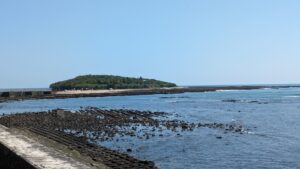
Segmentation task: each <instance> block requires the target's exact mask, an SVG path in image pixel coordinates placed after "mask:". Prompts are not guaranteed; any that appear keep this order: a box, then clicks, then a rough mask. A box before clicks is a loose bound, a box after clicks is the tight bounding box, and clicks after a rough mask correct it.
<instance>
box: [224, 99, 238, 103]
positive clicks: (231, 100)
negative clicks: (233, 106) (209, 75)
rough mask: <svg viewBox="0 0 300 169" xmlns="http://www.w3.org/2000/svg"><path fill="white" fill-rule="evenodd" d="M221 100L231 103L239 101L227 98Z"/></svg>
mask: <svg viewBox="0 0 300 169" xmlns="http://www.w3.org/2000/svg"><path fill="white" fill-rule="evenodd" d="M222 101H223V102H231V103H236V102H240V100H235V99H227V100H222Z"/></svg>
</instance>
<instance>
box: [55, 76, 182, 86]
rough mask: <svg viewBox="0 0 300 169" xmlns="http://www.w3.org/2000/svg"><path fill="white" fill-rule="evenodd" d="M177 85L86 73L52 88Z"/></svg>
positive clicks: (56, 84) (151, 80)
mask: <svg viewBox="0 0 300 169" xmlns="http://www.w3.org/2000/svg"><path fill="white" fill-rule="evenodd" d="M162 87H176V84H174V83H168V82H163V81H159V80H155V79H144V78H142V77H140V78H131V77H121V76H112V75H84V76H77V77H75V78H74V79H70V80H65V81H60V82H56V83H53V84H51V85H50V88H51V89H52V90H73V89H76V90H81V89H83V90H87V89H141V88H162Z"/></svg>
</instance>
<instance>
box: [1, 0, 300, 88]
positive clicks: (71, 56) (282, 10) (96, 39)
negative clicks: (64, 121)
mask: <svg viewBox="0 0 300 169" xmlns="http://www.w3.org/2000/svg"><path fill="white" fill-rule="evenodd" d="M83 74H115V75H124V76H132V77H139V76H142V77H148V78H156V79H161V80H166V81H171V82H175V83H177V84H179V85H208V84H212V85H218V84H258V83H268V84H270V83H299V82H300V1H299V0H294V1H293V0H278V1H277V0H202V1H201V0H118V1H117V0H105V1H104V0H102V1H101V0H88V1H82V0H47V1H43V0H26V1H23V0H18V1H16V0H1V1H0V79H1V80H0V88H16V87H17V88H19V87H21V88H22V87H48V85H49V84H50V83H51V82H55V81H58V80H64V79H68V78H72V77H74V76H77V75H83Z"/></svg>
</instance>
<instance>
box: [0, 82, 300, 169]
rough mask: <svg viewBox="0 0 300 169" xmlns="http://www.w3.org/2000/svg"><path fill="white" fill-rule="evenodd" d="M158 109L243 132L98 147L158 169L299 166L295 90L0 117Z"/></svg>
mask: <svg viewBox="0 0 300 169" xmlns="http://www.w3.org/2000/svg"><path fill="white" fill-rule="evenodd" d="M87 106H92V107H99V108H104V109H120V108H121V109H137V110H147V111H148V110H150V111H164V112H168V113H170V115H176V116H174V117H177V118H179V119H182V120H185V121H188V122H201V123H226V124H230V123H238V124H241V125H242V126H244V127H246V128H247V129H248V130H247V131H245V132H244V133H242V134H240V133H234V132H224V130H222V129H212V128H196V129H194V130H192V131H180V134H179V135H178V133H173V132H167V133H164V135H163V137H160V136H154V137H151V138H150V139H146V140H145V139H143V140H141V139H138V138H136V137H127V138H124V139H114V140H110V141H106V142H98V144H100V145H102V146H105V147H108V148H111V149H115V150H118V151H122V152H125V153H128V152H126V149H128V148H131V149H132V152H129V154H130V155H132V156H134V157H136V158H139V159H143V160H151V161H154V162H155V164H156V166H157V167H159V168H162V169H190V168H191V169H198V168H201V169H206V168H222V169H223V168H224V169H227V168H228V169H248V168H249V169H250V168H251V169H252V168H253V169H256V168H272V169H282V168H295V169H296V168H300V88H297V87H290V88H278V89H271V88H265V89H259V90H219V91H216V92H202V93H182V94H168V95H164V94H157V95H140V96H113V97H91V98H68V99H42V100H24V101H9V102H4V103H0V114H1V115H3V114H11V113H23V112H37V111H47V110H50V109H56V108H64V109H69V110H78V109H80V108H81V107H87Z"/></svg>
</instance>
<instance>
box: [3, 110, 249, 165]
mask: <svg viewBox="0 0 300 169" xmlns="http://www.w3.org/2000/svg"><path fill="white" fill-rule="evenodd" d="M177 117H178V116H176V118H175V117H173V116H171V115H170V114H169V113H165V112H150V111H137V110H126V109H116V110H107V109H99V108H95V107H87V108H82V109H80V110H78V111H75V112H71V111H68V110H63V109H56V110H51V111H47V112H31V113H20V114H12V115H5V116H2V117H1V118H0V124H2V125H4V126H7V127H10V128H18V129H22V130H29V131H31V132H34V133H36V134H39V135H42V136H45V137H47V138H50V139H52V140H54V141H57V142H59V143H61V144H65V145H67V146H68V147H70V149H75V150H77V151H78V152H80V153H82V154H85V155H88V156H90V157H91V158H93V159H94V160H95V161H101V162H102V163H104V164H106V165H107V166H109V167H112V168H118V166H124V167H122V168H141V167H142V168H156V166H155V164H154V163H153V162H151V161H143V160H138V159H135V158H133V157H131V156H129V155H127V154H124V153H120V152H117V151H113V150H109V149H107V148H105V147H102V146H101V145H99V144H96V143H98V142H102V141H109V140H112V139H113V138H115V137H116V136H118V137H136V138H138V139H144V140H146V139H151V137H155V136H159V137H163V131H170V132H174V133H177V135H180V132H182V131H186V132H189V131H192V130H194V129H196V128H212V129H218V130H223V131H224V133H229V132H230V133H237V134H243V133H245V132H247V131H248V130H249V129H247V128H246V127H244V126H242V125H240V124H230V123H229V124H226V123H201V122H197V123H195V122H194V123H190V122H186V121H183V120H180V119H178V118H177ZM216 138H217V139H221V138H222V137H216ZM127 151H128V152H131V151H132V150H131V149H130V148H128V149H127Z"/></svg>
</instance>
